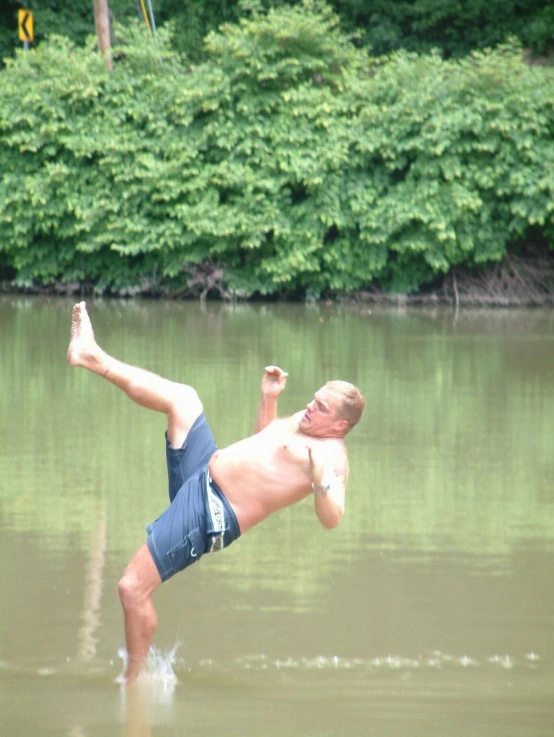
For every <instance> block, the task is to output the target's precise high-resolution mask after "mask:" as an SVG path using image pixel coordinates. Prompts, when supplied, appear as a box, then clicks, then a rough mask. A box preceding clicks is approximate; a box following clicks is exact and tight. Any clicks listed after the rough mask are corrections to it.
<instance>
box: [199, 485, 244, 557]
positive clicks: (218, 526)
mask: <svg viewBox="0 0 554 737" xmlns="http://www.w3.org/2000/svg"><path fill="white" fill-rule="evenodd" d="M206 498H207V503H206V508H207V512H208V534H209V535H210V537H211V540H210V541H209V542H208V548H207V550H206V552H208V553H215V552H217V551H218V550H223V548H225V547H227V546H228V545H230V544H231V543H232V542H233V541H234V540H236V539H237V538H238V537H240V527H239V523H238V521H237V518H236V515H235V513H234V511H233V508H232V507H231V505H230V504H229V502H228V501H227V498H226V497H225V494H224V493H223V492H222V490H221V489H220V488H219V486H218V485H217V484H216V483H215V481H214V480H213V479H212V477H211V476H210V473H209V471H207V472H206Z"/></svg>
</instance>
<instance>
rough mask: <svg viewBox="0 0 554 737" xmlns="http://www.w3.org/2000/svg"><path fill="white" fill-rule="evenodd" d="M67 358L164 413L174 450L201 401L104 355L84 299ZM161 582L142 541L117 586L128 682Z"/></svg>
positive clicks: (142, 654)
mask: <svg viewBox="0 0 554 737" xmlns="http://www.w3.org/2000/svg"><path fill="white" fill-rule="evenodd" d="M67 360H68V362H69V363H70V364H71V366H79V367H81V368H85V369H88V370H89V371H92V372H93V373H95V374H98V375H99V376H102V377H104V378H105V379H106V380H107V381H109V382H111V383H112V384H114V385H115V386H117V387H118V388H119V389H121V390H122V391H124V392H125V393H126V394H127V396H129V397H130V398H131V399H132V400H133V401H134V402H137V404H140V405H142V406H143V407H147V408H148V409H153V410H155V411H157V412H164V413H165V414H166V415H167V437H168V439H169V441H170V443H171V445H172V446H173V447H174V448H180V447H181V446H182V444H183V442H184V440H185V438H186V436H187V434H188V432H189V430H190V428H191V427H192V425H193V424H194V421H195V420H196V419H197V418H198V417H199V415H200V414H201V413H202V403H201V402H200V399H199V397H198V394H197V393H196V391H195V390H194V389H193V388H192V387H190V386H187V385H185V384H178V383H176V382H173V381H169V380H168V379H164V378H162V377H161V376H158V375H156V374H152V373H150V372H149V371H144V370H143V369H140V368H136V367H135V366H130V365H128V364H125V363H122V362H121V361H117V360H116V359H114V358H112V357H111V356H108V354H107V353H105V352H104V351H103V350H102V349H101V348H100V346H99V345H98V344H97V343H96V340H95V338H94V332H93V330H92V325H91V322H90V319H89V316H88V313H87V310H86V306H85V303H84V302H80V303H79V304H77V305H75V307H74V308H73V316H72V321H71V341H70V343H69V350H68V352H67ZM160 583H161V578H160V574H159V573H158V569H157V568H156V565H155V563H154V561H153V559H152V555H151V554H150V550H149V549H148V546H147V545H143V546H142V547H141V548H140V550H139V551H138V552H137V554H136V555H135V556H134V558H133V559H132V560H131V562H130V563H129V565H128V566H127V568H126V569H125V572H124V574H123V577H122V578H121V580H120V582H119V586H118V592H119V597H120V600H121V604H122V606H123V611H124V617H125V641H126V645H127V656H128V663H127V670H126V672H125V679H126V680H127V681H132V680H134V678H136V676H137V675H138V673H139V671H140V669H141V668H142V666H143V664H144V661H145V659H146V656H147V655H148V650H149V649H150V645H151V642H152V637H153V635H154V632H155V630H156V625H157V616H156V611H155V609H154V605H153V603H152V593H153V592H154V590H155V589H156V588H157V586H159V585H160Z"/></svg>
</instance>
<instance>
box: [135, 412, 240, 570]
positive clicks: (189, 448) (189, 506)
mask: <svg viewBox="0 0 554 737" xmlns="http://www.w3.org/2000/svg"><path fill="white" fill-rule="evenodd" d="M165 443H166V460H167V474H168V479H169V500H170V502H171V504H170V505H169V507H168V508H167V509H166V510H165V512H163V514H162V515H161V516H160V517H158V519H156V520H155V521H154V522H152V524H150V525H148V527H147V528H146V532H147V533H148V538H147V541H146V542H147V544H148V548H149V550H150V553H151V555H152V558H153V559H154V563H155V564H156V567H157V569H158V573H159V574H160V577H161V579H162V581H167V579H168V578H171V576H173V575H175V573H178V572H179V571H182V570H183V569H184V568H187V566H190V565H192V564H193V563H195V562H196V561H197V560H199V559H200V558H201V557H202V555H203V554H204V553H211V552H215V551H217V550H222V549H223V548H226V547H227V546H228V545H230V544H231V543H232V542H233V541H234V540H236V539H237V537H239V536H240V528H239V525H238V522H237V518H236V517H235V513H234V512H233V509H232V508H231V505H230V504H229V502H228V501H227V499H226V498H225V495H224V494H223V492H222V491H221V489H220V488H219V487H218V486H217V484H216V483H215V482H214V481H212V479H211V478H210V475H209V472H208V463H209V461H210V458H211V457H212V455H213V454H214V453H215V451H216V450H217V446H216V444H215V441H214V438H213V435H212V431H211V430H210V427H209V425H208V423H207V421H206V418H205V417H204V415H203V414H202V415H200V417H198V419H197V420H196V421H195V423H194V425H193V426H192V427H191V429H190V431H189V433H188V435H187V437H186V438H185V441H184V443H183V445H182V447H181V448H172V447H171V443H170V442H169V440H168V439H167V434H166V438H165Z"/></svg>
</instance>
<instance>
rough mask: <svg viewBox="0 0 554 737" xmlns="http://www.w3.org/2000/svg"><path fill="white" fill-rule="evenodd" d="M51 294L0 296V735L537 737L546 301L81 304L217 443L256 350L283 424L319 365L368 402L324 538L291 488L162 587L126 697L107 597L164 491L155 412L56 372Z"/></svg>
mask: <svg viewBox="0 0 554 737" xmlns="http://www.w3.org/2000/svg"><path fill="white" fill-rule="evenodd" d="M71 306H72V302H70V301H68V300H65V299H58V300H54V299H40V298H9V297H5V298H2V299H1V300H0V331H1V337H2V342H1V345H2V350H1V354H0V375H1V377H2V393H1V398H0V409H1V417H2V422H1V426H0V560H2V563H3V565H2V566H1V568H0V571H1V573H0V576H1V577H2V580H1V583H2V597H1V600H0V601H1V605H0V633H1V639H0V733H1V734H17V735H21V736H22V737H27V736H28V735H29V736H30V735H38V734H40V735H56V736H58V735H71V736H72V737H83V736H86V737H89V736H91V737H92V735H107V736H109V737H111V736H112V735H131V736H132V737H139V735H140V736H141V737H143V736H144V735H160V736H161V735H164V736H165V735H185V734H186V735H204V734H205V733H206V732H207V731H208V732H217V733H218V734H221V735H226V736H229V737H230V736H231V735H241V736H243V737H246V736H248V735H256V736H258V735H264V736H266V735H267V736H268V737H271V736H272V735H290V736H291V737H297V736H298V737H300V736H310V737H311V736H312V735H313V736H314V737H315V736H317V737H323V736H333V737H335V735H336V736H337V737H339V736H340V737H348V736H350V735H352V736H354V735H356V736H357V735H361V734H362V735H376V736H379V737H382V736H383V737H388V736H389V735H390V737H412V736H413V737H420V736H421V737H424V736H425V737H430V736H432V735H441V736H444V737H450V736H451V735H462V734H463V735H468V734H471V735H472V736H473V735H479V736H480V735H483V736H485V735H486V736H487V737H488V736H489V735H490V736H491V737H492V736H493V735H494V736H495V737H496V736H497V735H503V737H505V736H508V735H509V736H511V735H514V737H515V736H516V735H522V736H525V737H529V736H530V735H532V737H542V736H543V735H544V736H546V735H548V737H551V735H552V734H553V733H554V635H553V632H554V592H553V587H552V570H553V564H554V497H553V493H552V479H553V478H554V431H553V420H552V418H553V417H554V314H553V313H552V311H508V310H506V311H502V310H501V311H496V312H483V311H480V312H471V311H468V312H461V313H459V314H455V313H453V312H450V311H399V310H374V309H372V310H368V309H367V308H344V307H340V306H321V307H309V306H304V305H237V306H225V305H220V304H208V305H207V306H206V307H204V308H203V307H201V306H200V305H198V304H196V303H185V304H173V303H162V302H143V301H140V302H123V301H114V302H108V301H96V302H92V303H91V305H90V311H91V314H92V318H93V323H94V326H95V330H96V334H97V338H98V340H99V342H100V343H101V344H102V345H103V347H104V348H105V349H106V350H108V351H109V352H110V353H112V354H114V355H116V356H117V357H118V358H121V359H122V360H124V361H127V362H129V363H133V364H137V365H141V366H144V367H146V368H149V369H150V370H153V371H155V372H157V373H160V374H162V375H164V376H168V377H169V378H173V379H175V380H179V381H184V382H186V383H190V384H193V385H194V386H195V387H196V388H197V389H198V391H199V393H200V395H201V397H202V400H203V402H204V407H205V412H206V415H207V416H208V419H209V420H210V424H211V425H212V429H213V430H214V434H215V437H216V441H217V442H218V444H219V445H221V446H224V445H227V444H228V443H230V442H233V441H234V440H237V439H239V438H241V437H244V436H245V435H246V434H249V433H251V432H252V431H253V428H254V423H255V414H256V408H257V401H258V395H259V382H260V378H261V374H262V371H263V367H264V365H267V364H269V363H277V364H279V365H281V366H282V367H283V368H285V369H286V370H287V371H289V374H290V377H289V380H288V384H287V389H286V392H285V393H284V394H283V395H282V398H281V401H280V412H281V413H282V414H291V413H293V412H295V411H297V410H299V409H301V408H302V407H303V406H304V405H305V404H306V402H307V401H309V400H310V399H311V396H312V395H313V392H314V390H316V389H317V388H319V386H321V385H322V384H323V383H324V382H325V381H326V380H327V379H329V378H344V379H347V380H349V381H352V382H353V383H355V384H358V385H359V386H360V387H361V388H362V390H363V391H364V393H365V395H366V399H367V410H366V414H365V416H364V419H363V421H362V423H361V425H360V426H359V427H358V428H356V429H355V430H354V431H353V432H352V434H351V435H349V436H348V438H347V444H348V447H349V454H350V464H351V476H350V483H349V488H348V495H347V507H346V514H345V517H344V519H343V521H342V522H341V525H340V526H339V528H337V529H336V530H333V531H331V532H329V531H325V530H324V529H323V528H322V527H321V526H320V525H319V523H318V522H317V519H316V518H315V515H314V513H313V509H312V504H311V500H310V499H308V500H305V502H303V503H301V504H300V505H298V506H296V507H294V508H292V509H288V510H284V511H282V512H280V513H278V514H276V515H275V516H273V517H272V518H270V519H269V520H267V521H265V522H264V523H263V524H262V525H260V526H259V527H258V528H256V529H254V530H252V531H250V532H249V533H248V534H247V535H245V536H244V537H243V538H241V539H240V540H239V541H238V542H236V543H235V544H234V545H233V547H232V548H230V549H229V550H226V551H223V552H222V553H220V554H217V555H214V556H205V557H204V558H203V559H202V561H200V562H199V563H198V564H197V565H196V566H193V567H192V568H191V569H189V570H187V571H186V572H185V573H182V574H179V576H178V577H176V578H175V579H173V580H172V581H170V582H168V583H167V584H164V586H162V587H161V588H160V589H159V591H158V592H157V593H156V595H155V604H156V607H157V610H158V615H159V620H160V624H159V629H158V632H157V635H156V640H155V642H156V646H157V648H158V650H157V651H156V652H154V653H153V662H152V671H153V675H154V676H157V678H154V679H151V680H150V682H149V683H144V684H141V685H140V686H138V687H137V688H134V689H130V690H128V691H125V689H121V688H120V687H119V686H118V685H117V684H116V683H115V681H116V678H117V676H118V675H119V674H120V672H121V670H122V660H121V658H120V656H119V654H118V653H119V650H120V648H122V646H123V644H124V642H123V630H122V622H121V612H120V608H119V602H118V600H117V594H116V587H117V581H118V578H119V576H120V574H121V572H122V570H123V568H124V567H125V565H126V563H127V561H128V559H129V558H130V557H131V556H132V554H133V553H134V552H135V550H136V549H137V548H138V547H140V545H141V544H142V543H143V541H144V526H145V525H146V524H147V523H148V522H150V521H151V520H152V519H153V518H154V517H156V516H157V515H158V514H159V513H160V512H161V511H162V510H163V509H164V506H165V504H166V494H167V490H166V479H165V468H164V451H163V432H164V429H165V428H164V418H163V417H162V416H159V415H156V414H154V413H149V412H148V411H146V410H144V409H142V408H139V407H136V406H135V405H133V404H132V403H131V402H130V401H129V400H128V399H127V398H126V397H125V396H124V395H122V394H121V393H119V392H118V391H117V390H116V389H115V388H114V387H113V386H111V385H109V384H108V383H107V382H103V381H102V380H101V379H99V378H98V377H95V376H92V375H91V374H88V373H86V372H84V371H82V370H75V369H71V368H69V367H68V366H67V365H66V363H65V352H66V349H67V339H68V330H69V316H70V311H71ZM168 673H169V674H173V673H174V674H175V676H176V678H177V682H176V683H172V682H170V681H169V680H168V678H167V675H168Z"/></svg>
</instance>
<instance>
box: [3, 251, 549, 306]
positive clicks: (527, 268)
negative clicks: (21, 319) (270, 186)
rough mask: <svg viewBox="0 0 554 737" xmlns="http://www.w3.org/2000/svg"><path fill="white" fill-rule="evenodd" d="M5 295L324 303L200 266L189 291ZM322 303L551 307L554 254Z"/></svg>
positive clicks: (79, 287) (41, 288)
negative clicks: (232, 281)
mask: <svg viewBox="0 0 554 737" xmlns="http://www.w3.org/2000/svg"><path fill="white" fill-rule="evenodd" d="M0 293H3V294H36V295H56V296H75V297H87V296H91V295H93V296H105V297H114V298H133V297H142V298H147V299H168V300H196V299H199V300H200V301H203V300H205V299H209V300H218V301H228V302H232V301H253V302H255V301H259V300H260V299H262V298H263V300H264V301H279V302H283V301H290V302H299V301H319V300H316V299H314V298H313V297H311V296H308V297H307V296H306V295H305V294H298V293H297V294H281V295H277V296H273V297H270V298H268V297H267V296H263V297H261V296H260V295H257V294H255V293H248V292H240V293H239V292H237V291H234V290H231V289H229V288H228V287H227V286H226V284H225V270H224V268H222V267H219V266H218V267H213V266H212V267H211V268H208V267H202V265H199V266H196V267H194V268H193V269H191V278H190V280H189V282H188V284H187V285H186V286H184V287H183V285H180V286H179V287H178V288H175V287H172V285H171V284H169V283H165V284H164V283H163V282H160V281H154V280H144V282H143V283H142V284H139V285H136V284H135V285H133V286H128V287H123V288H121V289H113V288H112V289H110V290H108V291H106V290H100V289H99V288H98V287H97V285H94V284H92V283H90V282H87V281H84V282H71V283H64V282H61V281H54V282H52V283H49V284H40V283H38V282H37V283H35V284H25V285H24V286H22V285H17V284H15V283H14V282H11V281H9V280H4V281H0ZM320 299H322V300H325V301H332V302H347V303H368V304H382V305H387V304H389V305H405V304H409V305H424V306H428V305H434V304H437V305H439V304H443V305H452V306H458V307H461V306H466V307H469V306H471V307H546V306H550V305H554V252H551V251H549V250H547V249H545V248H540V249H538V248H534V249H529V250H528V251H527V253H526V254H525V255H524V256H516V255H514V254H510V255H508V256H506V257H505V258H504V259H503V260H502V261H501V262H499V263H496V264H488V265H487V266H484V267H479V268H474V269H468V268H466V267H456V268H454V269H451V270H450V272H449V273H448V274H445V275H444V276H443V277H441V278H439V279H437V280H435V281H434V282H433V283H432V284H429V285H426V286H424V287H423V288H422V289H421V290H420V291H419V292H418V293H398V292H386V291H383V290H382V289H381V288H380V287H379V285H377V284H373V285H369V286H367V287H366V288H364V289H360V290H357V291H353V292H333V293H323V294H321V295H320Z"/></svg>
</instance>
